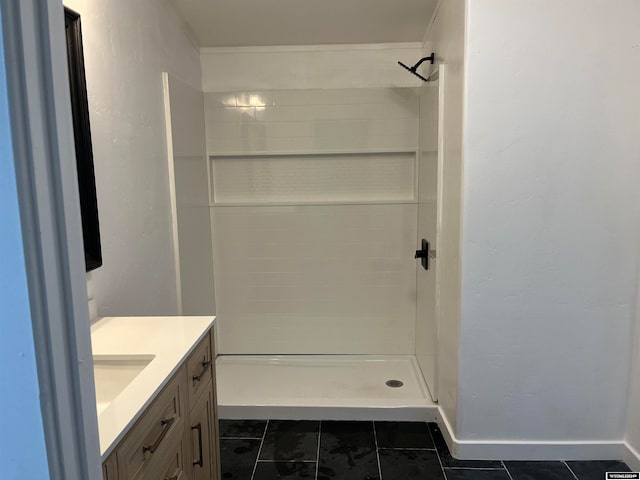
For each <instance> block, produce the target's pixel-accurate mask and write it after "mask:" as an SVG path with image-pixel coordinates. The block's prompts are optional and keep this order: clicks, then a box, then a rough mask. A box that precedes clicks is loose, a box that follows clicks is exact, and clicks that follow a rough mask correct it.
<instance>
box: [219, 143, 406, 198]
mask: <svg viewBox="0 0 640 480" xmlns="http://www.w3.org/2000/svg"><path fill="white" fill-rule="evenodd" d="M417 169H418V162H417V152H416V151H415V150H402V151H394V152H363V151H358V152H316V153H286V154H277V153H268V154H267V153H249V154H237V153H236V154H225V155H214V156H210V186H211V188H210V191H211V198H210V200H211V202H210V203H211V205H213V206H218V205H227V206H233V205H235V206H238V205H241V206H251V205H272V206H273V205H334V204H338V205H371V204H374V205H375V204H390V203H391V204H403V203H415V202H416V201H417V194H416V192H417Z"/></svg>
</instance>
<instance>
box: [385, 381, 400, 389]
mask: <svg viewBox="0 0 640 480" xmlns="http://www.w3.org/2000/svg"><path fill="white" fill-rule="evenodd" d="M386 385H387V387H391V388H400V387H401V386H403V385H404V383H402V382H401V381H400V380H387V382H386Z"/></svg>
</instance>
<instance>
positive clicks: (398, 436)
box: [375, 422, 435, 448]
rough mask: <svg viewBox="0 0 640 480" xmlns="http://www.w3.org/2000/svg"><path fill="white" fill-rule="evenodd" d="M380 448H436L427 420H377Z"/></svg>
mask: <svg viewBox="0 0 640 480" xmlns="http://www.w3.org/2000/svg"><path fill="white" fill-rule="evenodd" d="M375 423H376V435H377V437H378V448H435V447H434V446H433V441H432V440H431V435H429V427H428V426H427V423H426V422H375Z"/></svg>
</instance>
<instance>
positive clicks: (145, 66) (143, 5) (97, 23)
mask: <svg viewBox="0 0 640 480" xmlns="http://www.w3.org/2000/svg"><path fill="white" fill-rule="evenodd" d="M65 5H66V6H68V7H70V8H72V9H74V10H76V11H77V12H79V13H80V14H81V16H82V29H83V40H84V49H85V63H86V70H87V90H88V94H89V111H90V117H91V129H92V136H93V152H94V162H95V171H96V183H97V195H98V208H99V215H100V230H101V238H102V249H103V261H104V266H103V267H101V268H100V269H98V270H96V271H95V272H94V273H93V290H94V294H95V299H96V301H97V305H98V311H99V314H100V315H101V316H105V315H155V314H157V315H170V314H175V313H177V308H178V306H177V286H176V280H175V279H176V275H175V266H174V253H173V245H172V237H171V228H172V223H171V215H170V199H169V179H168V173H167V153H166V141H165V134H166V130H165V121H164V104H163V86H162V72H163V71H168V72H170V73H172V74H173V75H175V76H176V77H177V78H180V79H181V80H183V81H184V82H186V83H187V84H189V85H191V86H193V87H196V88H198V87H199V86H200V85H201V76H200V58H199V54H198V51H197V50H196V48H195V47H194V46H193V44H192V43H191V41H190V37H189V34H188V33H187V30H186V28H185V27H184V26H183V24H182V23H181V21H180V19H179V18H178V16H177V14H176V13H175V12H174V11H173V9H172V7H171V6H170V5H169V4H168V2H167V1H166V0H160V1H157V0H137V1H135V2H95V1H90V0H65Z"/></svg>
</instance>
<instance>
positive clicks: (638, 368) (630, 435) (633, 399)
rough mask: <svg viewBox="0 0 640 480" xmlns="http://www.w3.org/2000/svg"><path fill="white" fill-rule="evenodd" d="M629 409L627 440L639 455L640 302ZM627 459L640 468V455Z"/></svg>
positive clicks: (639, 299)
mask: <svg viewBox="0 0 640 480" xmlns="http://www.w3.org/2000/svg"><path fill="white" fill-rule="evenodd" d="M638 297H639V298H638V301H640V291H639V292H638ZM628 410H629V412H628V417H627V434H626V440H627V443H628V444H629V446H631V448H633V449H634V450H635V453H636V455H638V454H640V304H639V306H638V309H637V311H636V325H635V345H634V357H633V367H632V370H631V390H630V392H629V403H628ZM625 460H627V463H628V464H629V466H632V468H636V469H638V468H640V456H639V457H637V458H635V459H634V461H633V462H632V461H631V460H629V459H625Z"/></svg>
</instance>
